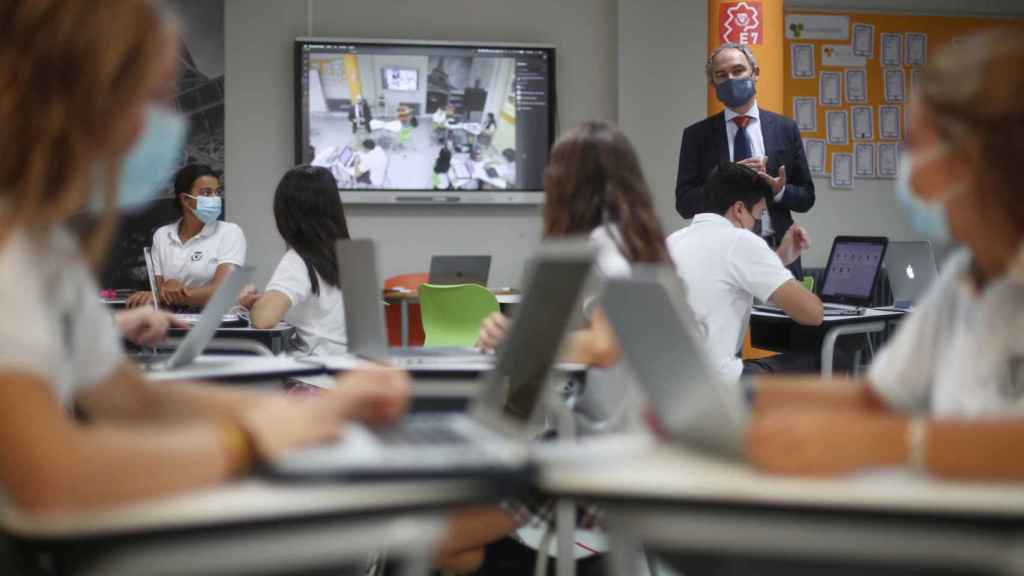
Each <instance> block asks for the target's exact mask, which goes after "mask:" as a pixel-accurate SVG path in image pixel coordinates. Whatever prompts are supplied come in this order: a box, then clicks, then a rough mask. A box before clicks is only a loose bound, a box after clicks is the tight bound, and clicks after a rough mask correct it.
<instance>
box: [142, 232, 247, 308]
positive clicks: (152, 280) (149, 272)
mask: <svg viewBox="0 0 1024 576" xmlns="http://www.w3.org/2000/svg"><path fill="white" fill-rule="evenodd" d="M142 257H143V259H144V260H145V261H146V277H147V278H148V279H149V293H150V294H152V295H153V299H152V304H153V309H154V310H159V309H160V293H159V292H157V289H156V273H155V272H154V270H155V268H154V267H153V252H152V251H151V250H150V248H149V246H146V247H144V248H143V249H142ZM235 294H236V295H237V294H238V293H237V292H236V293H235ZM207 308H209V306H207ZM207 308H204V312H205V310H206V309H207ZM230 309H231V306H228V308H227V309H225V310H224V313H223V314H222V315H221V319H220V323H221V324H226V325H229V326H238V325H241V324H243V323H244V320H242V319H241V318H239V316H238V314H228V310H230ZM174 316H175V317H176V318H177V319H179V320H181V321H182V322H184V323H186V324H188V325H189V326H194V325H195V324H196V323H198V322H199V319H200V317H201V316H202V315H201V314H189V313H181V312H175V313H174Z"/></svg>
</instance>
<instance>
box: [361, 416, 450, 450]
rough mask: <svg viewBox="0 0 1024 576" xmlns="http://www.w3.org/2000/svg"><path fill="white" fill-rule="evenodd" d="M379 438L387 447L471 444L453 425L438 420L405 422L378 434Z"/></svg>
mask: <svg viewBox="0 0 1024 576" xmlns="http://www.w3.org/2000/svg"><path fill="white" fill-rule="evenodd" d="M377 437H378V438H379V439H380V441H381V442H382V443H383V444H384V445H386V446H423V445H431V446H436V445H439V444H469V438H467V437H466V436H464V435H463V434H462V433H461V432H459V431H457V430H455V429H454V428H452V426H451V423H449V422H444V421H437V420H426V421H419V422H417V421H411V422H404V423H401V424H399V425H397V426H394V427H391V428H387V429H385V430H381V431H379V432H377Z"/></svg>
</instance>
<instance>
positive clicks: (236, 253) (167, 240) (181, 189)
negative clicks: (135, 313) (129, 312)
mask: <svg viewBox="0 0 1024 576" xmlns="http://www.w3.org/2000/svg"><path fill="white" fill-rule="evenodd" d="M222 193H223V190H222V189H221V187H220V178H218V176H217V173H216V172H214V171H213V169H212V168H210V167H209V166H207V165H205V164H188V165H186V166H184V167H183V168H181V170H179V171H178V173H177V175H176V176H175V177H174V198H175V206H176V207H177V209H178V211H179V213H180V214H181V219H179V220H178V221H176V222H173V223H171V224H168V225H166V226H161V227H160V228H158V229H157V231H156V232H155V233H154V234H153V248H152V253H153V273H154V275H155V276H156V284H157V291H158V292H159V293H160V302H161V304H164V305H167V306H179V307H186V308H192V307H199V308H201V307H202V306H204V305H205V304H206V301H207V300H209V298H210V296H212V295H213V292H214V291H215V290H216V289H217V286H218V285H220V282H221V280H223V279H224V277H225V276H227V274H228V272H229V271H230V270H231V267H232V266H242V265H243V264H245V249H246V244H245V234H244V233H243V232H242V229H241V227H239V226H238V225H237V224H233V223H231V222H222V221H220V220H218V218H220V215H221V211H222V209H223V199H222ZM151 300H152V294H150V292H148V291H145V292H137V293H135V294H133V295H132V296H131V298H129V299H128V305H129V306H141V305H144V304H149V303H150V302H151Z"/></svg>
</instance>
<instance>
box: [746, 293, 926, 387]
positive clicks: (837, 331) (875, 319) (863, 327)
mask: <svg viewBox="0 0 1024 576" xmlns="http://www.w3.org/2000/svg"><path fill="white" fill-rule="evenodd" d="M904 314H906V312H905V311H902V310H896V309H879V308H867V309H865V310H864V314H863V315H861V316H825V319H824V321H823V322H822V323H821V326H819V327H817V328H818V329H820V330H823V331H824V338H823V339H822V342H821V374H822V376H825V377H831V376H832V364H833V360H834V358H835V349H836V340H837V339H838V338H839V337H840V336H846V335H850V334H871V333H873V332H881V331H883V330H885V327H886V323H887V322H889V321H891V320H897V319H899V318H902V317H903V315H904ZM750 316H751V320H752V321H756V320H758V319H761V320H772V321H775V322H779V323H787V322H788V323H792V324H794V325H796V322H795V321H794V320H793V319H792V318H790V317H789V316H786V315H785V314H776V313H772V312H762V311H760V310H756V309H755V310H754V311H753V312H751V314H750ZM808 328H813V327H808Z"/></svg>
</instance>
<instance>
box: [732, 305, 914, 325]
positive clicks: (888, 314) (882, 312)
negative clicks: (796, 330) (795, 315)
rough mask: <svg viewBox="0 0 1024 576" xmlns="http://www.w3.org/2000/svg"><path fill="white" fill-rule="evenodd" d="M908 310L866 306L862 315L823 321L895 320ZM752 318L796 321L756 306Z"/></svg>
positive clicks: (833, 322)
mask: <svg viewBox="0 0 1024 576" xmlns="http://www.w3.org/2000/svg"><path fill="white" fill-rule="evenodd" d="M906 313H907V312H906V311H904V310H895V309H885V308H865V309H864V314H861V315H860V316H825V320H824V321H823V322H822V324H821V325H822V326H823V327H827V326H831V325H835V324H848V323H853V322H873V321H876V320H895V319H897V318H901V317H902V316H904V315H905V314H906ZM750 319H751V320H758V321H769V322H792V323H795V321H794V320H793V319H792V318H790V317H789V316H786V315H785V314H777V313H774V312H762V311H761V310H757V309H756V308H755V309H754V310H753V311H751V313H750Z"/></svg>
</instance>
